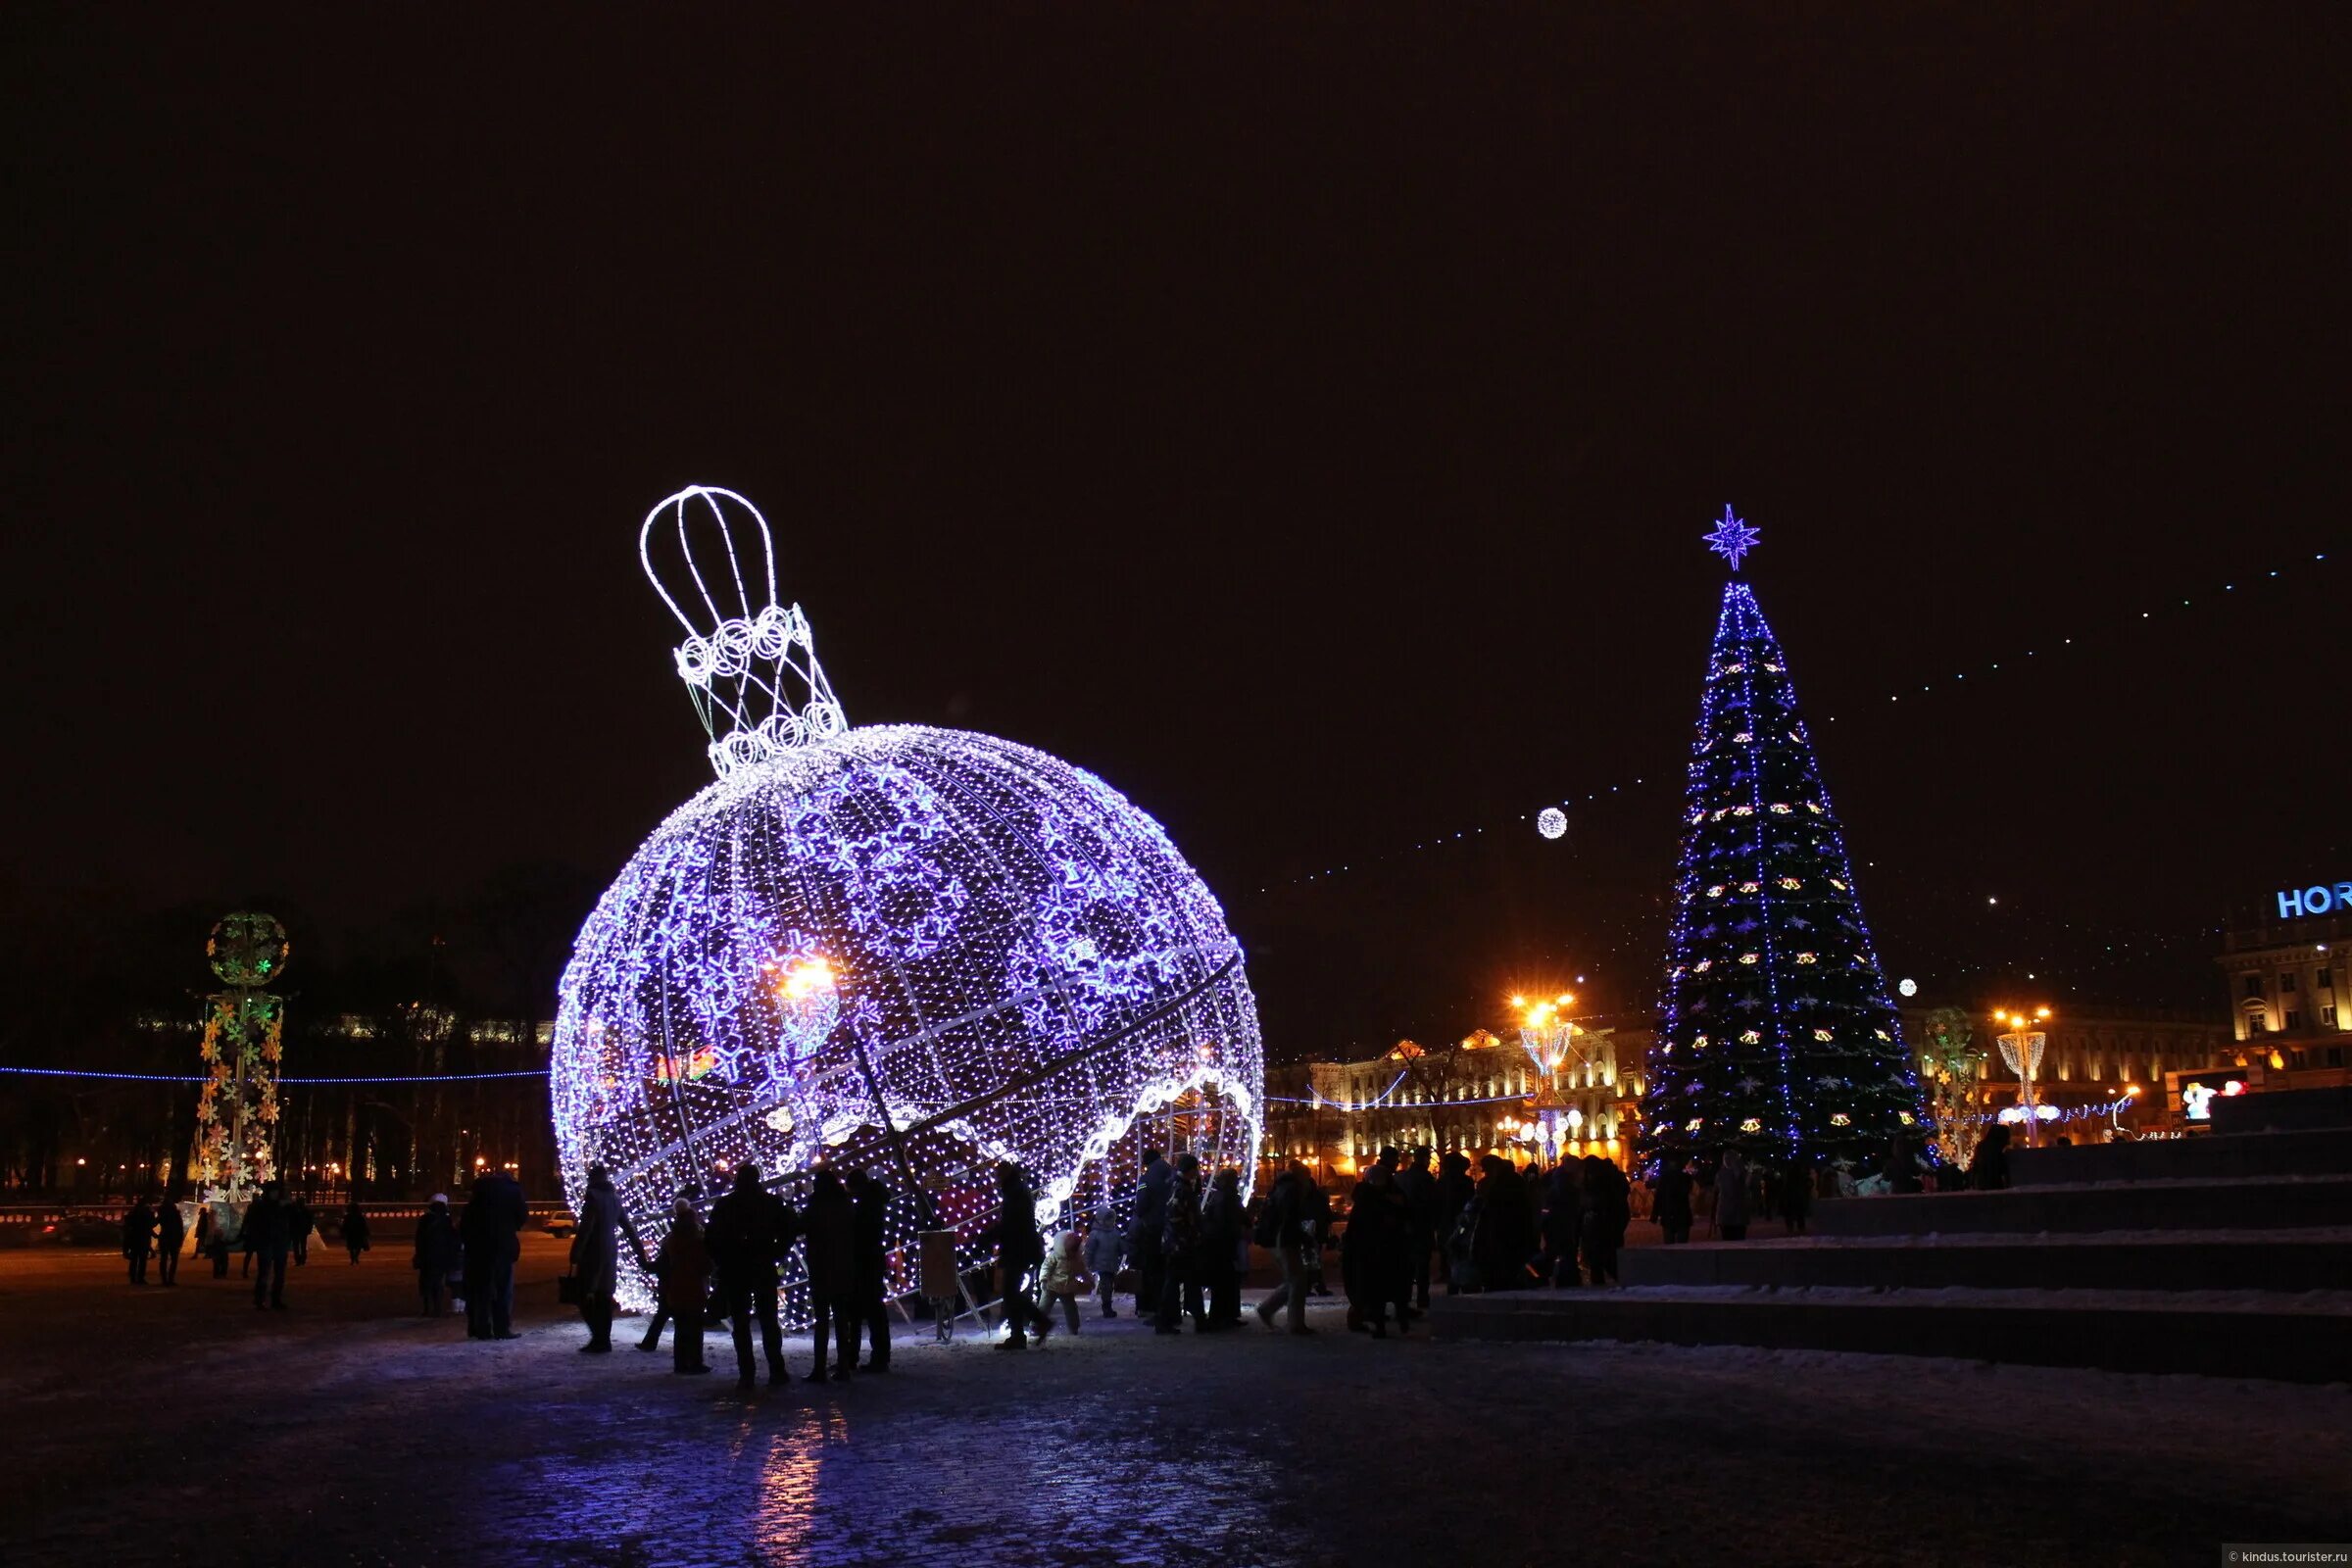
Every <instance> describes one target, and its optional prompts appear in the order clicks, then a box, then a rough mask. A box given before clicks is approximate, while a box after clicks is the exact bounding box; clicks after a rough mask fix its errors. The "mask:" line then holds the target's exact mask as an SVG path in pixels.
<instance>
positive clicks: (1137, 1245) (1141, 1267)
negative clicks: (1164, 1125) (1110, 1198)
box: [1127, 1149, 1176, 1317]
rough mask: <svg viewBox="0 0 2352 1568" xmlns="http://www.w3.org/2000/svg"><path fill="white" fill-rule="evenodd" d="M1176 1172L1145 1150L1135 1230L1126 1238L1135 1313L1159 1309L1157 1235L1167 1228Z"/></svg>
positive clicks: (1163, 1274) (1160, 1268) (1160, 1271)
mask: <svg viewBox="0 0 2352 1568" xmlns="http://www.w3.org/2000/svg"><path fill="white" fill-rule="evenodd" d="M1175 1185H1176V1172H1175V1171H1174V1169H1172V1168H1171V1167H1170V1166H1169V1164H1168V1162H1167V1161H1166V1160H1165V1159H1163V1158H1161V1157H1160V1152H1159V1151H1158V1150H1156V1149H1147V1150H1145V1151H1144V1173H1143V1175H1142V1176H1141V1177H1140V1178H1138V1179H1137V1181H1136V1184H1135V1228H1134V1230H1132V1231H1130V1232H1129V1233H1128V1236H1127V1255H1128V1256H1130V1257H1132V1258H1134V1259H1135V1272H1136V1281H1135V1310H1136V1315H1137V1316H1139V1317H1140V1316H1142V1315H1143V1313H1144V1311H1145V1310H1146V1309H1147V1308H1150V1309H1151V1310H1153V1311H1156V1310H1157V1309H1158V1307H1159V1290H1160V1286H1161V1284H1162V1283H1163V1282H1164V1280H1165V1278H1166V1272H1165V1268H1164V1266H1163V1264H1162V1262H1161V1258H1160V1250H1159V1237H1160V1232H1162V1231H1164V1230H1166V1229H1167V1225H1168V1194H1169V1192H1170V1191H1171V1190H1172V1189H1173V1188H1174V1187H1175Z"/></svg>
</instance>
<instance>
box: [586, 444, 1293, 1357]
mask: <svg viewBox="0 0 2352 1568" xmlns="http://www.w3.org/2000/svg"><path fill="white" fill-rule="evenodd" d="M668 523H674V525H675V530H676V544H677V551H678V553H679V554H680V555H681V556H682V557H683V560H684V570H685V572H686V574H687V577H688V578H690V579H691V584H692V589H691V591H690V592H689V593H687V594H685V595H683V596H678V595H673V594H671V593H670V592H669V591H668V589H666V588H664V587H662V572H661V571H660V570H658V569H657V568H656V566H655V564H654V556H655V554H656V552H657V549H659V550H660V552H661V553H662V554H663V555H664V556H666V555H667V554H668V537H667V534H668V530H667V528H666V527H662V528H661V530H660V534H659V537H658V535H657V529H658V525H662V524H668ZM639 548H640V554H641V556H642V557H643V559H644V562H645V565H646V571H647V574H648V575H649V576H650V577H652V578H653V579H654V582H655V586H656V588H657V589H659V590H660V591H661V592H662V598H663V600H664V601H665V602H666V603H667V604H668V605H669V607H670V609H671V611H672V613H675V614H676V615H677V616H678V619H679V620H680V622H681V623H683V624H684V625H685V627H686V630H687V634H688V635H687V641H686V643H685V644H684V645H683V646H682V647H681V648H680V649H679V650H678V652H677V664H678V670H679V673H680V675H681V676H682V677H683V678H684V679H685V680H686V682H687V684H688V687H689V688H690V690H691V692H692V694H693V696H694V698H695V703H696V707H697V709H698V710H699V711H701V713H702V715H703V718H704V722H705V726H706V727H707V728H708V729H709V731H710V734H711V748H710V754H711V762H712V765H713V766H714V768H715V769H716V770H717V773H718V781H717V782H716V783H714V784H712V785H711V786H710V787H709V788H707V789H705V790H704V791H703V792H702V793H701V794H699V795H697V796H695V797H694V798H693V799H692V800H690V801H688V802H687V803H686V804H685V805H684V806H683V807H681V808H679V809H678V810H677V811H675V812H674V813H672V815H671V816H670V818H669V819H668V820H667V821H666V822H663V823H662V826H661V827H660V828H659V829H657V830H656V831H655V833H654V835H653V837H651V838H650V839H648V840H647V841H646V842H645V844H644V845H643V847H641V848H640V849H639V850H638V852H637V854H636V857H635V858H633V859H631V860H630V861H629V863H628V865H627V866H626V867H624V868H623V869H622V871H621V873H620V876H619V877H618V879H617V880H615V881H614V882H613V886H612V887H611V888H610V889H609V890H607V892H606V894H605V896H604V898H603V899H602V900H601V901H600V902H599V903H598V905H597V907H596V910H595V912H594V913H593V914H591V915H590V916H589V918H588V923H587V924H586V925H585V926H584V927H583V928H582V929H581V931H580V935H579V940H578V942H577V943H576V944H575V945H574V947H573V950H572V956H571V962H570V964H569V965H568V967H567V968H566V969H565V970H564V979H563V985H562V991H561V995H560V998H559V1005H558V1012H557V1019H556V1036H555V1049H554V1057H553V1062H552V1067H551V1080H552V1090H553V1097H554V1102H555V1122H556V1138H557V1143H558V1146H559V1149H560V1152H561V1153H562V1156H563V1164H564V1184H565V1187H566V1189H567V1190H568V1191H569V1193H570V1195H571V1197H572V1199H573V1201H574V1202H575V1203H576V1202H577V1201H578V1200H579V1196H580V1192H581V1190H582V1188H583V1187H584V1185H585V1176H586V1171H587V1167H588V1166H589V1164H591V1163H592V1162H593V1163H601V1164H603V1165H605V1166H607V1167H608V1168H609V1169H610V1170H611V1171H612V1174H613V1182H614V1184H615V1185H616V1186H617V1187H618V1188H619V1191H620V1197H621V1201H622V1206H623V1209H624V1212H625V1213H626V1214H627V1215H628V1217H629V1219H630V1221H631V1229H632V1230H633V1232H634V1235H635V1238H636V1247H635V1248H634V1249H624V1266H623V1267H622V1269H621V1282H620V1292H619V1295H620V1299H621V1301H622V1302H623V1304H624V1305H628V1306H632V1307H636V1308H640V1309H642V1308H644V1307H647V1306H650V1305H651V1303H652V1299H653V1296H652V1286H651V1281H650V1279H649V1278H647V1277H646V1276H645V1275H644V1273H643V1271H642V1269H641V1268H632V1267H629V1266H628V1261H629V1258H628V1253H629V1251H632V1250H633V1251H635V1252H636V1254H637V1256H638V1257H640V1258H649V1257H651V1256H652V1254H653V1252H654V1251H655V1250H656V1249H657V1248H658V1247H659V1245H660V1242H661V1238H662V1232H663V1231H664V1229H665V1228H666V1223H667V1215H668V1214H669V1211H670V1207H671V1204H672V1201H673V1200H674V1199H675V1197H676V1195H677V1194H678V1192H679V1190H680V1189H681V1188H683V1187H684V1186H686V1185H687V1184H688V1183H700V1184H701V1185H702V1186H703V1187H704V1188H705V1190H706V1193H707V1194H708V1195H710V1196H713V1197H714V1196H715V1195H716V1194H717V1193H718V1192H719V1191H721V1190H722V1189H723V1188H724V1186H725V1184H726V1180H727V1173H729V1172H731V1171H732V1170H733V1168H734V1167H735V1165H736V1164H737V1163H738V1162H739V1161H742V1160H746V1159H749V1160H755V1161H757V1162H758V1163H759V1164H760V1167H761V1169H762V1171H763V1172H764V1173H765V1174H766V1175H767V1176H768V1177H769V1178H770V1185H772V1186H776V1187H778V1188H779V1190H782V1191H784V1192H785V1194H786V1196H787V1198H788V1199H793V1198H797V1196H798V1194H799V1192H800V1191H802V1190H803V1189H804V1188H805V1184H806V1181H807V1179H808V1176H809V1172H810V1171H811V1170H812V1169H813V1168H814V1167H815V1166H816V1165H818V1164H819V1163H820V1162H829V1163H831V1164H832V1165H834V1166H835V1167H836V1168H844V1169H846V1168H851V1167H871V1168H876V1169H878V1170H879V1171H880V1173H881V1174H882V1177H883V1179H884V1180H885V1181H886V1182H887V1183H888V1184H889V1185H890V1187H891V1188H892V1189H893V1190H894V1192H895V1194H896V1196H895V1197H894V1200H893V1202H892V1209H891V1225H890V1231H891V1236H890V1245H891V1246H892V1248H893V1249H894V1251H893V1254H892V1255H893V1259H894V1268H895V1269H896V1271H897V1278H896V1279H895V1280H894V1284H893V1289H894V1290H905V1289H910V1288H911V1284H910V1282H909V1281H908V1279H907V1275H906V1273H905V1269H904V1265H903V1264H901V1263H900V1262H899V1260H900V1259H901V1257H902V1255H903V1254H902V1253H901V1252H900V1251H898V1250H897V1249H900V1248H902V1247H904V1246H905V1245H906V1244H907V1242H908V1240H909V1239H910V1238H911V1236H912V1234H913V1233H914V1232H915V1231H916V1230H918V1229H924V1228H929V1227H932V1226H938V1227H940V1228H952V1229H955V1230H957V1231H958V1232H959V1233H960V1234H961V1236H962V1237H963V1246H962V1249H961V1250H962V1251H963V1254H964V1256H965V1258H966V1260H967V1261H977V1260H978V1258H979V1256H980V1255H981V1252H982V1249H981V1247H980V1244H979V1236H980V1233H981V1231H982V1230H983V1229H984V1228H985V1226H986V1224H987V1222H988V1220H989V1219H990V1217H991V1215H992V1212H993V1208H994V1204H995V1189H994V1183H993V1179H992V1166H993V1164H994V1162H995V1161H997V1160H999V1159H1011V1160H1015V1161H1017V1162H1019V1163H1020V1164H1022V1165H1023V1166H1025V1167H1026V1168H1027V1169H1028V1170H1029V1171H1030V1173H1031V1175H1032V1177H1033V1178H1034V1180H1035V1181H1036V1183H1037V1192H1038V1199H1039V1205H1038V1206H1039V1219H1040V1221H1041V1223H1042V1222H1046V1221H1050V1220H1051V1219H1052V1217H1053V1216H1054V1212H1055V1211H1056V1210H1057V1209H1058V1208H1059V1207H1060V1206H1061V1205H1062V1204H1064V1203H1066V1202H1076V1203H1079V1204H1081V1205H1082V1206H1085V1207H1088V1208H1091V1207H1093V1206H1094V1205H1095V1204H1097V1203H1099V1202H1102V1201H1108V1200H1110V1199H1111V1198H1112V1197H1113V1196H1114V1195H1116V1194H1119V1193H1123V1192H1124V1191H1126V1190H1127V1188H1128V1186H1129V1185H1130V1184H1129V1183H1128V1182H1127V1180H1126V1179H1125V1178H1126V1175H1127V1174H1128V1173H1129V1172H1131V1170H1132V1168H1133V1164H1134V1157H1135V1155H1136V1154H1137V1153H1138V1152H1140V1149H1141V1147H1143V1146H1144V1145H1147V1144H1149V1145H1150V1146H1152V1147H1160V1148H1166V1147H1170V1146H1171V1145H1178V1146H1182V1147H1185V1148H1190V1149H1193V1150H1195V1151H1196V1152H1199V1153H1200V1154H1201V1159H1202V1162H1203V1164H1205V1165H1208V1166H1210V1167H1211V1168H1213V1167H1215V1166H1216V1165H1218V1164H1234V1165H1238V1166H1240V1168H1241V1170H1242V1174H1243V1179H1244V1181H1245V1183H1247V1182H1248V1181H1249V1180H1250V1176H1251V1157H1252V1154H1253V1152H1254V1151H1255V1150H1256V1148H1257V1144H1258V1138H1259V1126H1260V1120H1261V1115H1262V1099H1263V1093H1264V1060H1263V1054H1262V1051H1261V1048H1260V1043H1259V1039H1258V1031H1257V1010H1256V1005H1255V1003H1254V1002H1253V1000H1252V999H1251V997H1250V985H1249V981H1248V979H1247V977H1246V976H1245V974H1244V972H1243V964H1242V950H1241V947H1240V945H1239V944H1238V943H1237V942H1236V941H1235V940H1234V938H1233V935H1232V933H1231V932H1229V931H1228V930H1227V929H1226V926H1225V918H1224V912H1223V910H1222V909H1220V908H1219V907H1218V905H1217V901H1216V900H1215V898H1214V897H1212V896H1211V895H1210V893H1209V891H1208V889H1207V887H1205V886H1204V885H1203V884H1202V883H1201V878H1200V877H1199V876H1198V875H1197V874H1195V872H1194V871H1193V869H1192V867H1191V866H1189V865H1188V864H1186V863H1185V860H1184V858H1183V857H1182V856H1180V855H1179V854H1177V852H1176V848H1175V846H1174V845H1173V844H1171V843H1170V842H1169V841H1168V837H1167V835H1166V834H1165V833H1164V832H1162V831H1161V829H1160V827H1159V824H1158V823H1156V822H1154V821H1153V820H1152V818H1151V817H1150V816H1148V815H1146V814H1145V813H1144V812H1143V811H1142V810H1141V809H1138V808H1137V807H1136V806H1134V805H1133V804H1132V803H1131V802H1129V801H1128V800H1127V799H1126V798H1125V797H1124V796H1122V795H1120V794H1119V793H1118V792H1117V791H1116V790H1113V789H1112V788H1111V787H1110V786H1109V785H1107V784H1105V783H1103V781H1102V780H1101V779H1099V778H1096V777H1095V776H1094V775H1093V774H1091V773H1087V772H1085V771H1083V770H1081V769H1079V768H1075V767H1072V766H1070V765H1069V764H1067V763H1065V762H1062V761H1058V760H1055V759H1054V758H1052V757H1048V756H1046V755H1045V754H1044V753H1042V752H1035V751H1031V750H1030V749H1028V748H1027V747H1024V746H1017V745H1014V744H1013V743H1012V742H1010V741H1004V740H998V739H996V738H994V737H992V736H987V735H975V734H970V733H966V732H962V731H956V730H942V729H930V728H925V727H921V726H917V725H904V724H897V725H882V726H875V727H869V728H851V727H850V726H849V724H848V722H847V720H846V719H845V717H844V716H843V713H842V709H841V705H840V704H839V702H838V701H836V699H835V698H834V696H833V692H832V688H831V687H830V685H828V684H827V682H826V679H825V676H824V672H823V670H822V669H821V668H820V667H819V666H818V664H817V662H816V658H815V653H814V648H813V643H812V640H811V638H810V635H809V622H808V618H807V617H806V616H805V615H803V614H802V613H801V610H800V607H799V606H797V605H795V606H792V607H790V608H782V607H780V606H779V604H778V602H777V598H776V591H775V555H774V550H773V546H772V541H771V538H770V535H769V533H768V529H767V524H766V522H765V520H764V519H762V518H761V517H760V514H759V513H758V512H757V511H756V510H755V509H754V508H753V507H752V506H751V504H750V503H749V502H747V501H745V500H744V499H743V498H742V497H741V496H738V495H735V494H734V493H732V492H731V491H725V490H713V489H708V488H705V487H701V486H696V487H694V488H691V489H687V490H684V491H681V492H679V493H678V494H677V495H675V496H672V497H670V498H669V499H668V500H667V501H664V502H662V504H661V505H660V506H658V507H656V508H655V509H654V511H653V513H652V514H651V515H649V516H648V517H647V518H646V521H645V526H644V528H643V529H642V530H641V532H640V534H639ZM720 559H723V562H724V575H723V576H720V575H719V574H718V573H717V572H715V571H714V572H713V573H712V574H711V576H710V577H706V575H705V573H704V571H703V570H702V569H701V567H700V566H699V565H698V562H713V561H716V560H720ZM747 571H748V572H749V573H750V574H751V580H750V581H749V582H748V583H747V581H746V573H747ZM714 581H715V583H716V585H717V590H718V591H717V592H716V593H714V592H713V591H712V586H711V584H712V583H713V582H714ZM698 612H699V613H698ZM793 1272H794V1273H795V1274H796V1275H797V1265H796V1266H795V1268H794V1270H793ZM793 1286H794V1288H793V1289H792V1290H790V1291H789V1292H788V1296H787V1309H788V1311H789V1312H790V1314H791V1315H792V1316H793V1318H794V1319H795V1320H796V1321H801V1322H805V1321H806V1320H807V1302H806V1300H805V1299H803V1297H802V1294H801V1292H800V1291H799V1289H798V1286H797V1279H796V1280H795V1281H794V1282H793Z"/></svg>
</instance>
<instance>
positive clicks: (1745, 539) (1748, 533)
mask: <svg viewBox="0 0 2352 1568" xmlns="http://www.w3.org/2000/svg"><path fill="white" fill-rule="evenodd" d="M1699 537H1700V538H1702V539H1704V540H1706V542H1707V548H1708V549H1709V550H1712V551H1714V552H1715V553H1716V554H1717V555H1719V556H1721V557H1722V558H1723V559H1724V560H1726V561H1728V562H1730V563H1731V564H1732V569H1733V570H1734V571H1738V570H1739V569H1740V557H1741V556H1744V555H1746V554H1747V553H1748V552H1749V551H1750V550H1753V549H1755V548H1756V541H1757V540H1758V539H1760V538H1762V537H1763V534H1762V533H1761V532H1759V531H1758V530H1756V529H1754V528H1751V527H1749V526H1748V525H1747V524H1746V523H1744V522H1742V521H1740V519H1739V518H1738V517H1735V516H1733V515H1732V509H1731V508H1730V507H1728V506H1727V507H1725V508H1724V509H1723V519H1722V520H1721V521H1720V522H1718V523H1716V524H1715V531H1714V532H1713V533H1709V534H1701V535H1700V536H1699Z"/></svg>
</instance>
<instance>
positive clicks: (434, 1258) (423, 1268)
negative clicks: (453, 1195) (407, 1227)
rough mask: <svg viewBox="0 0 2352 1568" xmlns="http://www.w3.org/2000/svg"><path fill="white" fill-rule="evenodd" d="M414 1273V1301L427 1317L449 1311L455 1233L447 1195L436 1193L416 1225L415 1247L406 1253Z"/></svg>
mask: <svg viewBox="0 0 2352 1568" xmlns="http://www.w3.org/2000/svg"><path fill="white" fill-rule="evenodd" d="M409 1267H411V1268H413V1269H415V1270H416V1271H417V1300H418V1301H419V1302H420V1303H421V1306H422V1309H423V1312H424V1315H425V1316H426V1317H439V1316H441V1315H442V1314H443V1313H445V1312H447V1311H448V1310H449V1276H450V1275H451V1274H452V1273H454V1272H455V1271H456V1269H457V1267H458V1233H457V1229H456V1227H455V1226H453V1225H452V1224H451V1223H450V1218H449V1195H448V1194H447V1193H435V1194H434V1195H433V1201H432V1202H431V1203H430V1204H429V1205H427V1206H426V1208H425V1211H424V1215H423V1217H422V1218H420V1219H419V1220H417V1245H416V1247H415V1249H414V1250H412V1251H411V1252H410V1253H409Z"/></svg>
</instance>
